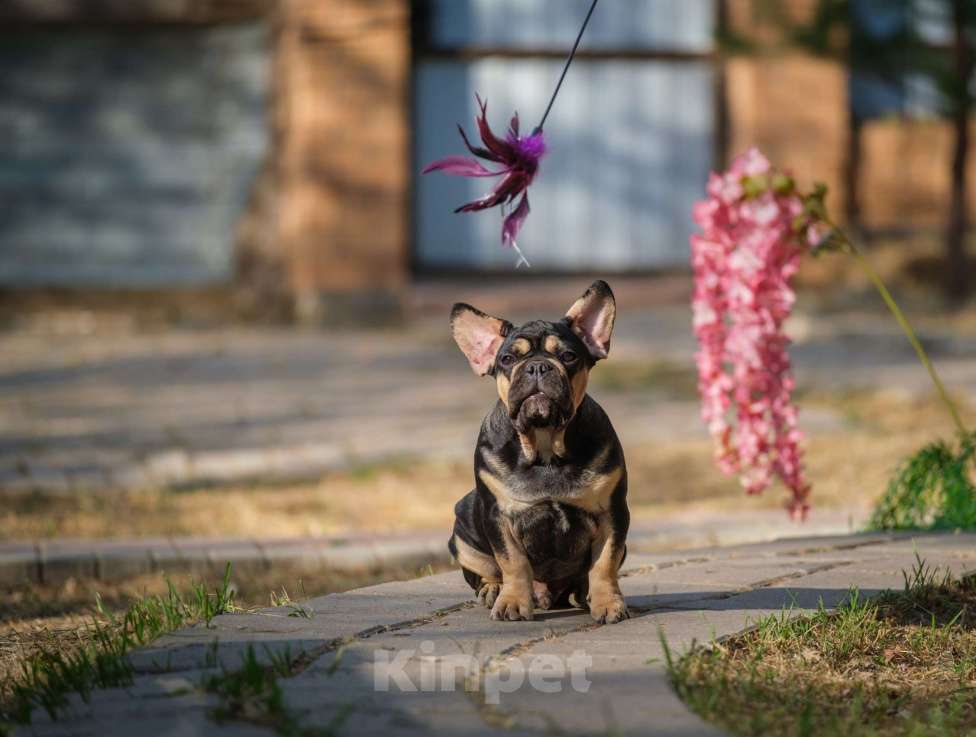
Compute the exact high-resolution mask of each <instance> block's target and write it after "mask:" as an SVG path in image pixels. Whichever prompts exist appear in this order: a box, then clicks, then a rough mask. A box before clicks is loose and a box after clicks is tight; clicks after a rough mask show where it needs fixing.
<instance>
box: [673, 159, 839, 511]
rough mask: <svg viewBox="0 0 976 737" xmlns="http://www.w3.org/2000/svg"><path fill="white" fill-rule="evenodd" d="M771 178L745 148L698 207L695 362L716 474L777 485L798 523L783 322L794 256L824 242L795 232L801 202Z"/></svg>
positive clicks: (801, 502) (803, 507)
mask: <svg viewBox="0 0 976 737" xmlns="http://www.w3.org/2000/svg"><path fill="white" fill-rule="evenodd" d="M777 176H782V175H780V174H779V172H776V171H775V170H774V169H773V168H772V166H771V165H770V163H769V160H768V159H766V157H764V156H763V155H762V154H761V153H760V152H759V151H758V150H756V149H751V150H749V151H748V152H746V153H745V154H743V155H742V156H739V157H738V158H737V159H736V160H735V161H734V162H733V163H732V166H731V167H730V169H729V171H728V172H726V173H723V174H714V173H713V174H712V175H711V177H710V178H709V181H708V187H707V192H708V199H706V200H704V201H702V202H699V203H697V204H696V206H695V209H694V219H695V222H696V223H697V224H698V225H699V226H700V227H701V229H702V232H701V234H698V235H693V236H692V237H691V261H692V268H693V270H694V276H695V289H694V296H693V299H692V310H693V315H694V319H693V321H694V330H695V336H696V337H697V339H698V344H699V350H698V352H697V353H696V355H695V360H696V364H697V367H698V388H699V393H700V394H701V401H702V419H703V420H704V421H705V424H706V425H707V427H708V431H709V433H710V434H711V436H712V438H713V439H714V441H715V445H716V462H717V464H718V466H719V468H720V469H722V471H724V472H725V473H728V474H730V475H732V474H735V475H738V476H739V478H740V480H741V481H742V484H743V486H744V487H745V489H746V491H747V492H748V493H750V494H758V493H760V492H762V491H763V490H764V489H766V487H768V486H769V484H770V483H771V482H772V481H773V480H774V479H775V478H778V479H780V480H781V481H782V482H783V483H784V484H785V486H786V487H787V488H788V489H789V490H790V491H791V492H792V495H793V496H792V500H791V501H790V503H789V505H788V509H789V511H790V514H791V516H793V517H794V518H795V519H803V518H804V517H805V516H806V514H807V511H808V510H809V505H808V504H807V497H808V496H809V492H810V485H809V484H808V483H807V480H806V478H805V475H804V472H803V461H802V452H801V449H800V441H801V439H802V435H801V433H800V431H799V429H798V428H797V410H796V407H795V406H794V405H793V403H792V398H791V394H792V391H793V388H794V381H793V376H792V371H791V367H790V357H789V354H788V353H787V347H788V346H789V342H790V341H789V339H788V338H787V337H786V334H785V333H784V332H783V323H784V322H785V321H786V319H787V317H789V315H790V311H791V310H792V307H793V303H794V301H795V295H794V292H793V289H792V288H791V286H790V282H791V279H792V277H793V275H794V274H796V271H797V269H798V268H799V264H800V258H801V257H802V255H803V253H804V252H805V250H806V249H808V248H809V241H816V242H818V241H819V237H821V236H820V233H812V232H811V233H798V232H797V231H796V230H795V228H794V224H795V222H796V220H797V217H798V216H799V215H800V214H802V213H803V201H802V200H801V198H800V196H799V195H798V194H796V192H795V191H794V190H793V188H792V186H789V187H786V188H782V189H777V188H774V187H773V186H772V185H771V184H770V182H771V181H772V180H773V179H774V178H775V177H777ZM808 238H809V241H808V240H807V239H808Z"/></svg>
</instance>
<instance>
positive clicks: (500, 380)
mask: <svg viewBox="0 0 976 737" xmlns="http://www.w3.org/2000/svg"><path fill="white" fill-rule="evenodd" d="M495 386H496V387H498V398H499V399H501V400H502V404H504V405H505V409H508V390H509V389H511V388H512V382H511V380H510V379H509V378H508V377H507V376H505V374H503V373H502V372H500V371H499V372H498V376H497V377H496V378H495Z"/></svg>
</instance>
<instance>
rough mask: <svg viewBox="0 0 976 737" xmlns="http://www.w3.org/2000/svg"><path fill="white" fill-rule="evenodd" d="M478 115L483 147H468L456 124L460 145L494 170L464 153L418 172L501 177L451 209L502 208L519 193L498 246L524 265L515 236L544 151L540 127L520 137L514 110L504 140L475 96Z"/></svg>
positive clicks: (481, 102)
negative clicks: (484, 191)
mask: <svg viewBox="0 0 976 737" xmlns="http://www.w3.org/2000/svg"><path fill="white" fill-rule="evenodd" d="M475 99H477V101H478V107H480V108H481V114H480V115H479V116H478V117H477V118H475V122H477V124H478V131H479V133H480V134H481V141H482V143H483V144H484V148H480V147H476V146H472V145H471V142H470V141H469V140H468V136H467V135H466V134H465V132H464V128H462V127H461V126H460V125H458V130H459V131H460V132H461V138H463V139H464V145H465V146H467V147H468V150H469V151H470V152H471V153H473V154H474V155H475V156H477V157H479V158H482V159H485V160H486V161H490V162H492V163H494V164H498V165H500V167H501V168H499V169H498V170H497V171H491V170H489V169H486V168H485V167H484V166H483V165H482V164H481V162H480V161H478V159H471V158H468V157H466V156H448V157H446V158H443V159H438V160H437V161H434V162H431V163H430V164H428V165H427V166H425V167H424V169H423V171H421V174H429V173H430V172H432V171H442V172H444V173H445V174H453V175H456V176H462V177H502V179H501V181H499V182H498V184H496V185H495V187H494V188H492V190H491V191H490V192H488V194H486V195H485V196H483V197H479V198H478V199H476V200H474V201H473V202H468V203H467V204H464V205H461V206H460V207H458V208H457V209H455V210H454V212H475V211H477V210H486V209H488V208H489V207H496V206H498V205H501V206H502V208H503V209H504V208H505V206H506V205H510V204H511V203H512V202H514V201H515V199H516V198H517V197H518V196H519V195H522V198H521V199H520V200H519V203H518V205H517V206H516V207H515V209H514V210H512V211H511V212H510V213H509V214H508V215H507V216H506V217H505V220H504V222H503V223H502V245H504V246H510V247H512V248H514V249H515V251H516V252H517V253H518V255H519V262H518V264H517V265H521V264H522V263H523V262H524V263H525V264H526V265H528V263H529V262H528V261H527V260H526V259H525V256H523V255H522V251H521V250H519V247H518V244H517V243H516V238H517V237H518V234H519V231H520V230H521V229H522V224H523V223H524V222H525V219H526V218H527V217H528V216H529V193H528V189H529V185H530V184H532V180H533V179H535V175H536V174H537V173H538V171H539V160H540V159H541V158H542V157H543V155H544V154H545V153H546V141H545V138H544V136H543V135H542V129H541V128H537V129H536V130H534V131H533V132H532V134H531V135H528V136H522V135H521V134H520V133H519V117H518V113H515V115H513V116H512V121H511V124H510V126H509V129H508V133H507V135H506V136H505V138H504V139H501V138H498V137H497V136H496V135H495V134H494V133H493V132H492V130H491V127H490V126H489V125H488V116H487V110H488V103H487V102H485V101H482V99H481V98H480V97H478V96H477V95H475Z"/></svg>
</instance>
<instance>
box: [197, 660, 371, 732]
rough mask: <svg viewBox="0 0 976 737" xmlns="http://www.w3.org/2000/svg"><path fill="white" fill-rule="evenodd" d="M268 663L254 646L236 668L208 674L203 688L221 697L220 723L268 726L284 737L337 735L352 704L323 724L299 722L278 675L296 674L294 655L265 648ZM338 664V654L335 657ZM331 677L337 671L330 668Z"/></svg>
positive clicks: (328, 671) (285, 676)
mask: <svg viewBox="0 0 976 737" xmlns="http://www.w3.org/2000/svg"><path fill="white" fill-rule="evenodd" d="M265 655H266V656H267V661H268V662H267V664H264V663H262V662H261V661H260V660H259V658H258V657H257V654H256V652H255V650H254V647H253V646H252V645H248V647H247V649H246V650H245V651H244V654H243V655H242V656H241V665H240V667H239V668H236V669H234V670H227V669H222V670H221V672H220V673H218V674H216V675H213V676H210V677H208V678H207V679H206V680H205V681H204V684H203V685H204V688H205V689H206V690H207V691H210V692H211V693H214V694H216V695H217V696H218V698H219V699H220V705H219V706H218V707H217V708H216V709H215V710H214V718H215V719H216V720H217V722H218V723H224V722H228V721H242V722H248V723H250V724H258V725H262V726H265V727H269V728H271V729H274V730H275V731H277V732H278V734H281V735H283V736H284V737H334V735H336V734H337V733H338V730H339V729H340V727H341V726H342V724H343V723H344V722H345V721H346V719H348V717H349V714H350V713H351V712H352V707H351V706H346V707H343V708H340V709H339V710H338V711H337V712H336V714H335V715H334V716H333V718H332V719H331V720H330V721H329V723H328V724H327V725H325V726H324V727H306V726H302V725H301V724H299V722H298V720H297V719H296V718H295V716H294V715H293V714H292V713H291V712H290V711H289V710H288V709H287V708H286V705H285V702H284V697H283V695H282V690H281V685H280V684H279V683H278V679H279V678H289V677H290V676H292V675H293V673H292V663H293V658H292V656H291V651H290V649H289V648H287V647H286V648H285V649H284V651H282V652H279V653H276V652H274V651H272V650H270V649H267V648H266V649H265ZM336 662H337V663H338V657H337V659H336ZM326 673H327V674H328V675H329V676H330V677H331V676H332V675H333V674H334V673H335V670H333V669H330V670H327V671H326Z"/></svg>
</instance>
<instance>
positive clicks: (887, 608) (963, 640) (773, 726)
mask: <svg viewBox="0 0 976 737" xmlns="http://www.w3.org/2000/svg"><path fill="white" fill-rule="evenodd" d="M904 576H905V585H904V588H903V589H902V590H900V591H886V592H884V593H883V594H881V595H880V596H878V597H875V598H873V599H867V598H865V597H864V596H863V595H862V594H861V593H860V592H858V591H857V590H852V591H851V592H850V594H849V595H848V597H847V599H846V600H845V601H844V602H843V603H842V604H841V605H840V606H839V607H838V608H837V609H836V610H835V611H833V612H831V611H827V610H826V609H825V608H824V607H823V605H822V604H821V606H820V607H819V608H818V610H817V611H814V612H813V613H811V614H806V615H802V616H800V615H798V614H797V613H796V612H793V611H790V610H785V611H783V612H781V613H780V614H777V615H773V616H769V617H765V618H763V619H762V620H760V621H759V622H758V624H757V626H756V627H755V628H754V629H752V630H750V631H749V632H747V633H744V634H742V635H739V636H737V637H734V638H731V639H729V640H726V641H724V642H721V643H712V644H711V645H708V646H693V647H692V649H691V650H690V651H689V652H688V654H686V655H685V656H684V657H682V658H680V659H678V658H674V657H672V656H671V654H670V652H669V651H668V650H667V648H666V649H665V653H666V659H667V667H668V671H669V673H670V677H671V681H672V684H673V686H674V688H675V690H676V691H677V693H678V694H679V695H680V696H681V697H682V698H683V699H684V700H685V701H686V702H687V703H688V705H689V706H690V707H691V708H692V709H693V710H694V711H695V712H697V713H698V714H700V715H701V716H702V717H704V718H706V719H709V720H711V721H714V722H716V723H718V724H719V725H721V726H722V727H724V728H726V729H728V730H729V731H731V732H733V733H736V734H741V735H756V736H757V737H758V735H770V736H772V737H779V736H782V737H787V736H790V737H793V736H795V735H818V737H835V736H836V737H841V736H843V737H862V736H863V737H867V736H868V735H879V734H884V735H893V736H904V737H916V736H918V737H922V735H925V736H926V737H929V736H934V737H961V736H962V735H972V734H974V733H976V699H974V697H973V694H974V689H976V580H974V579H972V578H964V579H961V580H957V579H954V578H953V577H952V576H951V575H950V574H949V573H948V572H939V571H938V570H935V569H931V568H929V567H928V566H926V564H925V563H924V561H922V560H921V559H920V558H919V559H917V561H916V564H915V566H914V567H913V569H912V570H911V571H908V572H905V574H904Z"/></svg>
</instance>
